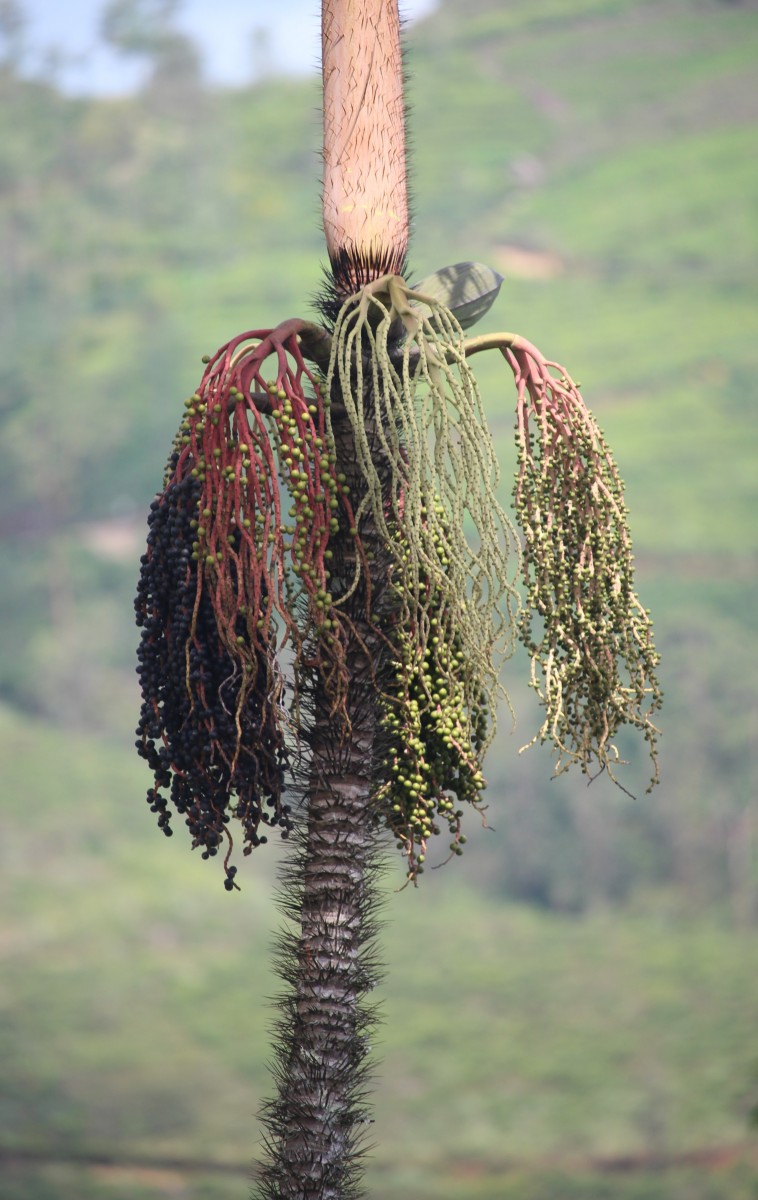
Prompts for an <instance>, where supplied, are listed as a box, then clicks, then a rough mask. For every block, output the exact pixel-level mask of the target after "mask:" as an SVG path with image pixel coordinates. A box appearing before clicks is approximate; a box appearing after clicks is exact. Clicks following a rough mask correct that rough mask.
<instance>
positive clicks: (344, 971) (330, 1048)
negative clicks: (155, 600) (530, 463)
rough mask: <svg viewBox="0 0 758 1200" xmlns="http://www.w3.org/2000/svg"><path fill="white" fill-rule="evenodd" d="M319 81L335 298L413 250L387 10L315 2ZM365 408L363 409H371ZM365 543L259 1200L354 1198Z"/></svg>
mask: <svg viewBox="0 0 758 1200" xmlns="http://www.w3.org/2000/svg"><path fill="white" fill-rule="evenodd" d="M323 77H324V195H323V212H324V231H325V234H326V241H327V249H328V251H329V257H330V261H331V264H332V273H333V280H334V290H335V293H336V297H337V299H339V298H340V297H344V296H346V295H350V294H351V293H353V292H355V291H356V290H358V289H359V288H360V287H362V286H363V285H364V284H365V283H367V282H369V281H370V280H372V279H376V278H379V277H380V276H381V275H383V274H386V273H387V272H388V271H393V272H394V271H397V272H399V271H400V270H401V268H402V266H403V263H404V260H405V255H406V250H407V240H408V206H407V199H406V183H405V130H404V113H403V89H402V72H401V60H400V41H399V20H398V12H397V0H324V4H323ZM369 378H370V373H369ZM340 399H341V397H340V396H339V395H336V394H335V395H333V396H332V401H333V407H332V413H333V423H334V432H335V439H336V450H337V456H338V467H339V469H340V470H341V471H344V473H345V475H346V476H347V481H348V483H349V484H350V488H351V493H350V494H351V498H352V500H353V502H354V504H357V503H358V502H359V501H360V498H361V494H362V491H363V489H364V487H365V483H364V481H363V479H362V477H361V476H360V475H359V473H358V471H357V467H356V454H355V446H354V442H353V436H352V431H351V429H350V426H349V424H348V422H347V420H346V418H345V417H344V416H342V418H338V417H337V415H336V413H337V412H338V411H340V409H339V408H338V402H339V400H340ZM369 400H370V397H366V401H367V402H368V401H369ZM372 409H373V406H372V405H370V404H368V403H367V413H368V412H371V411H372ZM341 411H342V412H343V413H344V407H342V409H341ZM377 453H378V450H377ZM359 532H360V540H361V544H362V546H363V547H364V550H365V551H367V552H368V553H370V554H371V555H372V558H373V562H372V578H371V581H367V580H366V579H365V578H363V579H362V581H361V584H360V586H359V587H358V588H357V589H356V591H355V592H354V594H353V595H352V596H351V597H350V599H349V600H348V601H347V602H346V603H345V604H344V606H343V607H342V611H343V612H344V613H345V615H346V617H347V618H348V624H349V626H350V627H351V628H352V631H353V632H352V634H351V640H350V642H349V644H348V647H347V652H346V664H347V671H348V697H347V702H346V706H345V712H344V714H343V715H342V716H341V717H338V718H335V717H334V715H333V708H334V704H333V696H331V695H330V694H329V691H328V688H327V685H326V683H325V681H324V679H323V677H322V676H320V675H319V674H318V673H317V672H314V678H313V692H312V695H311V697H310V701H311V712H310V717H311V720H310V723H309V726H308V727H307V728H305V729H304V730H303V740H304V741H305V743H306V745H307V746H308V747H309V749H310V762H309V767H308V773H307V777H306V779H305V780H304V781H303V790H304V793H305V795H304V805H303V812H304V816H303V826H302V827H301V829H300V830H299V832H298V839H299V845H298V846H297V848H296V852H295V854H294V855H293V857H292V858H291V860H290V861H289V862H288V864H287V865H286V867H285V870H284V878H283V888H282V906H283V908H284V910H285V912H286V913H287V915H288V916H289V917H290V919H291V920H292V921H293V922H294V924H295V928H296V932H295V933H293V934H291V935H287V936H286V937H285V939H284V942H283V946H282V951H281V954H280V960H279V973H280V975H281V977H282V978H283V979H284V981H285V983H286V984H287V985H288V992H287V994H286V995H285V996H284V997H282V998H281V1000H280V1002H279V1009H280V1012H281V1017H280V1020H279V1028H278V1034H279V1046H278V1059H277V1063H276V1065H275V1075H276V1078H277V1083H278V1096H277V1097H276V1099H275V1100H273V1101H271V1102H270V1103H269V1104H268V1106H267V1107H266V1108H265V1110H264V1114H263V1121H264V1124H265V1126H266V1130H267V1151H268V1153H267V1161H266V1163H265V1164H264V1166H263V1168H262V1171H261V1174H260V1177H259V1179H260V1182H259V1193H258V1194H259V1195H260V1196H261V1197H265V1198H266V1200H274V1198H276V1200H345V1198H346V1197H356V1196H358V1195H359V1190H358V1185H359V1176H360V1149H361V1140H362V1135H363V1132H364V1130H365V1126H366V1122H367V1119H368V1118H367V1115H366V1109H365V1106H364V1088H365V1084H366V1055H367V1052H368V1045H367V1041H366V1034H367V1031H368V1027H369V1026H370V1024H371V1019H372V1013H371V1009H370V1006H366V1005H365V1004H364V1003H363V1001H364V998H365V997H366V995H367V993H368V992H370V991H371V989H372V988H373V987H374V986H375V983H376V978H377V970H376V966H375V963H374V961H373V954H372V939H373V936H374V933H375V928H376V916H375V910H376V904H377V897H376V894H375V891H374V884H375V878H376V872H377V864H376V856H377V828H378V827H377V823H376V821H375V820H374V819H373V816H372V812H371V780H372V769H373V764H374V761H375V755H376V752H377V734H378V711H377V698H376V697H377V682H381V677H382V674H383V658H384V645H383V643H382V641H381V639H380V638H379V636H378V634H377V633H376V630H375V628H374V626H373V624H372V622H371V621H370V619H369V616H370V613H369V604H368V596H367V588H368V587H369V586H370V587H371V607H372V609H373V610H374V611H377V609H378V606H379V605H380V604H381V593H382V591H383V585H384V582H385V580H386V571H385V567H384V554H383V550H382V547H381V546H379V545H378V544H377V538H376V533H375V530H374V529H373V526H372V523H371V520H370V518H369V517H364V519H363V521H362V523H361V527H360V531H359ZM330 546H331V548H332V551H333V555H334V558H333V576H332V581H331V582H332V587H333V591H334V594H335V596H339V595H340V594H341V593H342V592H343V591H344V590H345V586H346V584H347V583H348V582H349V581H350V580H351V579H352V574H353V569H352V568H353V564H354V558H355V554H356V548H355V538H354V537H352V536H351V535H350V532H349V530H348V529H347V528H342V529H341V530H340V532H339V533H338V534H336V535H335V536H334V538H333V539H332V541H331V542H330Z"/></svg>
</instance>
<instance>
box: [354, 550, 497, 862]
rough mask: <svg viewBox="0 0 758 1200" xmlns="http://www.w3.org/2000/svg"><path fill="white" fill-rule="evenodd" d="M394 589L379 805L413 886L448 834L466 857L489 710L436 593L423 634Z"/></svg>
mask: <svg viewBox="0 0 758 1200" xmlns="http://www.w3.org/2000/svg"><path fill="white" fill-rule="evenodd" d="M438 553H440V554H442V553H443V549H442V545H441V543H440V545H439V546H438ZM393 590H394V593H395V597H396V600H397V610H396V612H395V614H394V615H393V617H392V618H391V619H390V620H389V621H388V622H386V626H387V628H388V631H389V640H390V643H391V645H392V649H393V653H394V657H393V659H392V674H391V679H390V682H389V684H388V686H386V687H385V689H384V690H383V694H382V698H381V710H382V716H381V721H382V728H383V731H384V744H383V747H382V749H383V754H382V759H381V764H380V770H379V776H380V779H381V782H380V784H379V787H378V788H377V791H376V802H377V804H378V805H379V807H380V810H381V812H382V813H383V815H384V818H385V820H386V824H387V827H388V829H389V830H390V831H391V833H392V834H393V836H394V837H395V838H396V841H397V845H398V848H399V849H402V850H403V852H404V853H405V855H406V858H407V861H408V878H409V880H414V881H415V880H416V878H417V877H418V876H419V875H420V874H422V873H423V870H424V864H425V862H426V850H427V843H428V841H429V839H430V838H431V837H434V836H436V835H439V834H440V833H442V831H443V829H446V830H447V833H448V835H449V837H450V843H449V848H450V854H451V855H454V854H455V855H458V854H461V853H462V847H463V844H464V843H465V841H466V838H465V836H463V834H462V833H461V818H462V817H463V813H464V810H463V809H462V808H460V807H459V806H460V805H461V804H470V805H472V806H473V807H475V808H476V807H477V806H478V803H479V799H480V793H481V792H482V791H483V790H484V788H485V787H486V782H485V779H484V776H483V774H482V770H481V764H482V758H483V755H484V750H485V747H486V744H487V733H488V715H489V708H488V703H487V695H486V692H485V690H484V689H483V687H482V685H481V682H480V681H479V680H478V679H477V678H476V674H475V672H474V671H473V670H472V668H471V664H470V662H469V661H467V657H466V654H465V648H464V643H463V640H462V638H461V636H460V634H459V633H458V632H456V630H455V627H454V622H453V621H452V620H451V618H450V615H449V613H448V615H447V616H446V615H445V611H444V607H443V604H442V596H441V594H440V593H439V591H437V590H436V589H433V590H432V592H431V595H427V597H426V600H425V612H426V616H427V617H428V623H427V621H425V622H424V629H425V631H426V636H424V634H423V633H422V631H421V627H420V626H419V625H418V624H416V623H414V622H413V621H408V620H407V615H406V616H405V618H404V615H403V608H404V607H406V606H404V605H403V593H402V589H401V588H400V587H399V586H397V585H394V588H393Z"/></svg>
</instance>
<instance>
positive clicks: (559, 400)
mask: <svg viewBox="0 0 758 1200" xmlns="http://www.w3.org/2000/svg"><path fill="white" fill-rule="evenodd" d="M503 353H504V355H505V357H506V358H507V360H508V362H509V364H510V366H511V368H512V369H513V373H514V376H515V379H516V387H517V393H518V399H517V419H516V442H517V448H518V470H517V472H516V480H515V486H514V502H515V508H516V514H517V516H518V520H519V524H520V525H521V528H522V530H523V534H524V541H525V546H524V557H523V574H524V583H525V586H526V589H527V604H526V606H525V609H524V613H523V616H522V619H521V622H520V628H519V632H520V636H521V638H522V641H523V642H524V644H525V646H526V647H527V649H528V651H529V654H530V656H531V660H532V681H531V685H532V687H533V688H534V689H535V691H536V693H537V695H538V696H539V698H540V700H541V702H542V703H543V705H544V707H545V720H544V722H543V725H542V727H541V729H540V730H539V732H538V734H537V735H536V737H535V739H533V740H534V741H537V740H542V741H545V740H546V739H550V740H552V742H553V744H554V746H555V748H556V751H557V767H556V772H557V773H560V772H561V771H564V770H566V768H567V767H568V766H570V764H571V763H572V762H576V763H578V764H579V765H580V767H581V770H582V771H583V772H584V773H585V774H587V775H591V774H592V772H593V767H594V764H597V768H598V769H606V770H608V771H609V773H610V774H611V776H612V777H613V775H614V772H613V767H614V764H615V763H617V762H618V761H619V756H618V752H617V750H616V747H615V745H614V742H613V739H614V737H615V736H616V734H617V733H618V731H619V729H620V728H621V727H622V726H623V725H630V726H632V727H635V728H637V729H639V730H640V731H641V732H642V734H643V736H644V738H645V740H646V742H647V743H648V746H649V749H650V756H651V761H652V777H651V781H650V787H652V786H653V785H654V784H655V783H656V782H657V779H658V763H657V754H656V742H657V736H658V730H657V729H656V727H655V725H654V724H653V719H652V718H653V715H654V714H655V712H656V711H657V710H658V709H659V708H660V706H661V701H662V696H661V691H660V687H659V684H658V680H657V678H656V668H657V666H658V662H659V655H658V654H657V653H656V651H655V647H654V644H653V633H652V624H651V621H650V616H649V613H648V612H647V611H646V610H645V609H644V608H643V607H642V605H641V603H640V601H639V599H638V597H637V594H636V592H635V590H634V567H633V560H634V555H633V554H632V552H631V538H630V534H629V527H628V523H627V509H626V505H625V502H624V492H623V482H622V480H621V478H620V476H619V474H618V470H617V468H616V465H615V463H614V461H613V458H612V456H611V453H610V450H609V449H608V446H607V445H606V442H605V440H604V438H603V435H602V433H601V431H600V429H599V428H598V426H597V423H596V422H595V419H594V418H593V416H592V414H591V413H590V412H589V410H588V409H587V407H586V406H585V403H584V401H583V399H582V397H581V394H580V392H579V387H578V385H577V384H575V383H574V381H573V380H572V379H571V377H570V376H569V375H568V373H567V372H566V371H565V370H564V368H563V367H560V366H558V364H557V363H551V362H548V361H546V360H545V358H544V357H543V356H542V355H541V354H540V352H539V351H538V350H537V349H536V348H535V347H534V346H532V345H531V344H530V343H529V342H527V341H526V340H525V339H523V338H518V337H515V338H513V339H511V344H510V346H509V347H507V348H503ZM531 744H532V743H530V745H531ZM648 790H649V789H648Z"/></svg>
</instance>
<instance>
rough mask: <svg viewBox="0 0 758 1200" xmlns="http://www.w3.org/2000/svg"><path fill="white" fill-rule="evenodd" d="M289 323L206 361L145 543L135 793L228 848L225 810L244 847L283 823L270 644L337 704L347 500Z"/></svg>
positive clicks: (203, 839)
mask: <svg viewBox="0 0 758 1200" xmlns="http://www.w3.org/2000/svg"><path fill="white" fill-rule="evenodd" d="M299 325H300V323H298V322H287V323H286V324H285V325H282V326H279V327H278V328H277V329H275V330H255V331H251V332H249V333H245V334H243V335H241V336H240V337H238V338H235V339H234V341H232V342H230V343H228V345H226V346H223V347H222V348H221V350H219V351H218V352H217V354H215V355H214V356H213V358H209V359H205V360H204V361H205V362H206V364H207V365H206V369H205V372H204V375H203V378H202V381H201V384H200V387H199V388H198V390H197V392H195V393H194V395H193V396H191V397H190V399H189V400H188V401H187V402H186V412H185V417H184V420H183V421H182V425H181V428H180V430H179V433H178V435H177V440H176V444H175V447H174V452H173V455H172V457H171V460H170V462H169V468H168V473H167V477H166V480H165V484H164V490H163V492H162V494H161V495H160V496H158V498H157V499H156V500H155V501H154V502H153V505H152V509H151V516H150V533H149V536H148V547H147V552H146V554H145V555H143V558H142V571H141V577H140V584H139V591H138V595H137V600H136V609H137V621H138V624H139V625H141V626H142V638H141V643H140V650H139V660H140V667H139V674H140V680H141V684H142V693H143V705H142V712H141V717H140V724H139V728H138V742H137V746H138V749H139V751H140V753H141V754H142V756H143V757H144V758H146V759H147V761H148V763H149V764H150V766H151V768H152V769H153V771H154V773H155V785H154V787H153V788H151V790H150V792H149V793H148V801H149V803H150V806H151V809H152V810H153V811H154V812H157V813H158V814H159V817H158V821H159V825H160V826H161V827H162V828H163V829H164V831H165V832H166V833H169V832H170V823H169V814H168V805H167V800H166V798H165V796H164V795H163V794H162V792H163V791H164V790H165V789H168V788H170V797H171V800H172V802H173V804H174V807H175V808H176V810H177V811H178V812H179V813H181V814H183V815H185V814H186V822H187V825H188V827H189V830H190V834H191V836H192V842H193V846H203V847H204V854H206V855H211V856H212V855H215V854H216V853H217V852H218V849H219V846H220V845H221V843H222V842H224V839H226V844H227V845H228V847H229V849H230V848H231V835H230V834H229V830H228V822H229V819H230V816H236V817H238V818H239V820H240V821H241V822H242V825H243V828H244V841H245V852H246V853H247V852H249V851H250V849H252V848H253V847H254V846H256V845H258V844H259V843H260V842H262V841H265V840H266V839H265V837H261V836H260V834H259V827H260V824H261V822H263V823H264V824H270V825H274V826H279V827H280V828H281V830H282V834H283V836H286V835H287V833H288V832H289V830H290V828H291V816H290V812H289V808H288V806H287V805H285V804H283V803H282V798H281V797H282V791H283V785H284V771H285V766H286V762H287V757H288V756H287V751H286V746H285V742H286V734H287V732H288V730H289V726H290V720H289V713H288V709H291V708H292V707H293V706H294V708H295V709H296V708H297V699H298V697H297V678H298V672H297V670H296V671H295V682H294V689H295V694H294V696H293V697H292V698H291V701H290V705H289V706H286V705H285V703H284V682H283V678H282V674H281V671H280V668H279V666H278V662H277V652H278V651H279V650H280V649H281V648H282V646H283V645H285V644H287V643H289V645H290V647H291V651H292V654H293V657H294V661H295V664H296V667H297V666H298V665H299V664H300V661H301V659H302V656H303V653H304V649H305V647H306V646H307V647H308V651H309V655H310V659H311V662H312V664H314V665H316V666H317V667H318V669H319V670H320V671H321V673H322V674H323V676H324V678H325V679H326V680H327V683H328V685H329V688H330V692H331V694H332V695H333V696H334V697H335V704H336V705H338V704H339V703H340V701H342V702H344V696H345V690H346V683H347V680H346V671H345V665H344V658H343V654H342V641H343V636H344V635H343V632H342V625H341V622H340V620H339V618H338V617H337V616H335V614H334V612H333V609H332V598H331V595H330V592H329V586H328V580H329V565H328V564H329V559H330V557H331V551H330V550H329V547H328V543H329V537H330V533H333V532H334V531H335V530H336V529H337V528H338V527H339V519H340V514H342V516H343V518H344V520H345V521H347V522H348V523H352V519H353V518H352V510H351V507H350V500H349V498H348V495H347V490H348V489H346V488H345V487H343V484H342V483H341V481H340V476H339V472H338V470H337V465H336V455H335V453H334V448H333V443H332V441H331V440H330V435H329V432H328V430H327V427H326V422H325V412H326V409H327V402H325V401H324V400H323V399H322V396H321V392H320V390H319V385H318V379H317V377H316V375H315V374H314V373H313V372H312V371H311V370H310V369H309V368H308V367H307V366H306V364H305V361H304V359H303V357H302V353H301V351H300V346H299V341H298V329H299ZM272 355H273V356H275V359H276V366H277V374H276V378H275V379H274V380H273V381H267V380H265V379H264V377H263V373H262V372H263V369H264V364H265V363H266V360H267V359H268V358H269V357H270V356H272ZM286 493H289V498H290V507H289V508H288V510H287V512H286V514H285V512H283V511H282V508H283V505H285V504H286V500H285V499H284V497H285V495H286ZM269 809H271V810H272V811H271V812H269V811H268V810H269ZM228 858H229V854H228V853H227V855H226V869H227V886H229V887H231V886H234V883H233V873H234V870H235V868H233V867H229V866H228ZM230 881H231V882H230Z"/></svg>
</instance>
